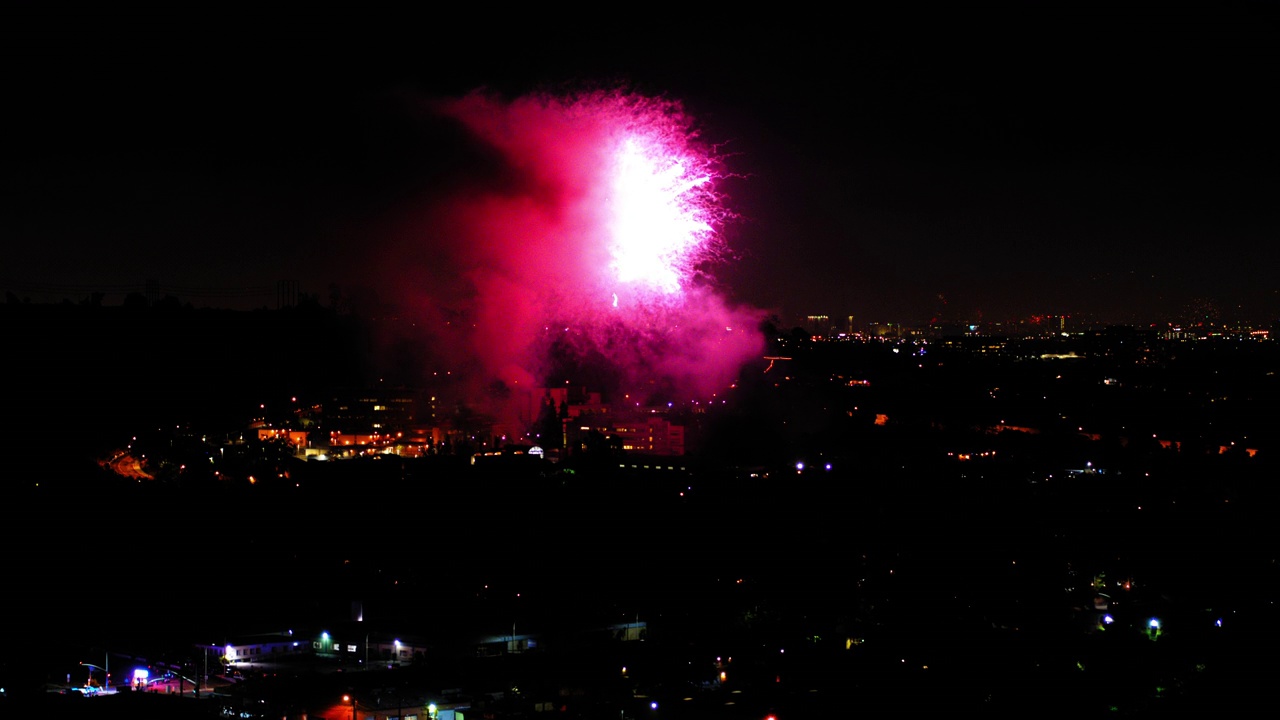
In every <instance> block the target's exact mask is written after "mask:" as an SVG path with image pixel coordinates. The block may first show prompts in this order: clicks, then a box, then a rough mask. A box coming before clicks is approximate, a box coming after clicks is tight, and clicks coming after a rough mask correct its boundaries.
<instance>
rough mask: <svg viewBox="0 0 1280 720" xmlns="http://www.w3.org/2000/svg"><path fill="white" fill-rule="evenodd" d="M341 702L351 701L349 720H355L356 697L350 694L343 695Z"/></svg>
mask: <svg viewBox="0 0 1280 720" xmlns="http://www.w3.org/2000/svg"><path fill="white" fill-rule="evenodd" d="M342 702H344V703H351V720H356V699H355V697H354V696H352V695H343V696H342Z"/></svg>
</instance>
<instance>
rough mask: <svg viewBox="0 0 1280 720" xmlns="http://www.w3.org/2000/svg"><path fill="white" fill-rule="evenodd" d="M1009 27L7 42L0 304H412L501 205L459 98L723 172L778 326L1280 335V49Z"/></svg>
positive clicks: (1218, 29)
mask: <svg viewBox="0 0 1280 720" xmlns="http://www.w3.org/2000/svg"><path fill="white" fill-rule="evenodd" d="M1246 7H1248V6H1246ZM991 20H994V18H976V17H975V18H957V19H955V22H952V21H950V20H947V19H938V20H937V21H936V22H930V23H927V24H922V23H920V22H911V23H907V22H881V21H879V20H876V21H870V20H868V21H866V22H859V21H858V18H856V17H855V18H852V19H849V20H847V21H840V22H837V21H836V20H835V19H834V18H823V17H818V16H810V17H805V18H785V17H784V18H771V17H759V18H752V19H749V20H748V21H746V22H738V23H736V25H737V26H736V27H735V26H734V23H724V24H718V25H709V24H693V25H691V26H687V27H681V26H679V25H675V24H673V25H671V26H670V27H668V26H666V25H665V24H662V23H653V24H650V25H647V26H645V27H643V28H642V27H639V26H637V27H636V28H633V31H631V32H623V33H620V34H618V35H610V34H608V33H603V32H591V31H589V30H588V29H584V28H578V27H576V26H574V25H573V24H572V23H570V22H568V21H565V22H564V23H561V22H560V21H559V19H557V18H542V25H546V26H555V27H556V28H557V29H556V30H555V31H554V32H551V33H546V32H541V31H538V27H541V26H534V25H530V26H529V30H530V32H529V33H528V34H527V35H526V36H525V37H523V38H522V39H519V40H515V41H512V40H510V39H507V38H510V37H513V35H512V33H513V32H514V31H515V30H516V29H517V25H518V24H516V23H513V24H509V25H507V26H505V31H506V34H504V35H502V36H501V37H499V36H494V35H490V34H488V33H486V32H485V31H484V30H485V28H484V27H483V26H481V25H476V24H474V23H468V24H466V25H465V26H463V27H458V28H452V29H451V28H450V27H449V26H447V25H446V24H445V21H444V20H442V19H439V18H437V19H435V20H434V21H432V22H425V23H423V24H419V25H416V26H414V27H404V26H399V27H395V29H394V31H393V32H390V33H387V32H379V31H378V30H377V29H376V28H371V27H368V26H362V27H361V29H360V30H359V31H357V30H355V29H352V30H349V31H339V29H338V28H339V26H338V25H337V24H334V25H333V26H331V27H326V28H324V29H309V28H308V26H306V25H305V24H301V25H299V26H298V27H297V28H293V29H290V30H287V31H286V30H281V31H275V32H266V31H264V32H258V33H243V32H235V31H231V30H228V31H227V32H209V31H208V30H209V28H204V27H199V26H197V25H194V24H192V23H186V24H184V25H182V26H181V28H179V29H154V28H153V29H147V27H146V26H136V27H132V26H131V28H130V29H129V30H128V31H120V32H103V31H97V30H95V29H93V28H92V27H88V26H87V25H88V24H86V25H85V26H81V27H77V28H76V29H73V30H67V31H63V32H52V31H50V30H48V29H44V30H39V31H36V30H29V29H28V30H23V31H18V30H10V31H6V35H5V37H4V43H3V49H0V57H2V58H3V68H2V69H0V80H2V82H3V88H4V90H3V92H4V94H5V96H6V101H5V107H6V112H5V116H6V123H5V125H7V127H8V129H7V130H5V131H4V138H5V140H4V143H3V161H2V162H0V185H2V187H3V197H4V200H3V203H2V205H0V237H3V238H4V248H5V251H4V256H5V261H4V263H3V265H2V266H0V289H3V290H5V291H7V292H10V293H12V294H13V295H14V296H17V297H19V298H24V297H26V298H30V299H31V300H32V301H33V302H47V301H59V300H61V299H63V298H70V299H72V300H73V301H78V300H80V299H83V298H85V297H87V296H89V295H90V294H91V293H92V292H94V291H100V292H104V293H106V296H105V298H104V303H106V304H119V303H120V302H122V301H123V298H124V295H125V294H126V293H127V292H130V291H137V290H140V289H141V288H142V286H143V283H144V282H145V281H146V280H148V279H150V280H154V281H156V282H157V283H158V284H159V286H160V287H161V288H162V289H163V290H164V291H165V292H169V293H171V294H173V295H175V296H177V297H178V298H179V299H180V300H183V301H184V302H186V301H190V302H192V303H193V304H195V305H197V306H200V305H210V306H219V307H244V308H247V307H262V306H267V307H274V306H275V284H276V282H277V281H279V280H293V281H297V283H298V286H299V288H300V290H301V291H302V292H303V293H307V294H310V295H315V296H317V297H318V298H319V299H320V301H321V302H322V303H327V302H328V298H329V296H330V288H331V285H336V286H338V287H339V288H340V289H341V291H342V292H344V293H347V294H358V293H366V294H367V293H369V292H373V293H376V294H377V295H378V297H380V298H381V299H382V300H384V301H386V302H402V301H403V299H404V298H406V297H408V296H410V295H412V294H413V293H411V292H405V286H406V285H412V284H413V283H414V282H415V279H414V277H413V275H412V273H411V272H409V271H407V270H406V268H412V267H420V266H421V265H422V264H423V263H425V264H428V265H429V264H430V262H431V260H430V257H431V255H432V253H433V252H434V248H433V246H432V243H436V242H447V240H442V239H440V238H439V237H438V234H435V233H433V232H432V229H431V228H423V227H420V226H418V225H416V223H420V222H421V216H420V213H419V212H418V209H419V208H420V207H421V206H422V205H424V204H425V203H426V202H427V200H428V199H429V198H432V197H438V196H439V195H440V194H441V193H443V192H444V191H445V190H447V189H456V188H457V187H459V186H465V185H467V184H476V185H484V184H486V183H492V182H496V181H497V180H495V179H500V178H501V176H502V172H501V169H500V168H495V167H494V164H495V162H497V161H496V160H495V159H494V158H493V156H492V154H491V153H488V152H486V150H485V148H483V147H480V146H478V145H477V144H476V143H475V142H473V141H472V140H471V139H470V138H469V137H468V136H467V134H466V133H465V132H464V131H463V130H462V129H461V128H460V127H459V126H457V125H456V124H455V123H453V122H451V121H449V120H446V119H443V118H441V117H440V116H438V115H437V114H436V113H434V112H433V111H432V110H431V108H432V106H433V102H434V101H435V100H438V99H441V98H444V99H448V98H457V97H460V96H462V95H463V94H465V93H467V92H468V91H471V90H474V89H476V88H480V87H486V88H489V89H491V90H493V91H495V92H498V93H501V94H503V95H505V96H507V97H518V96H520V95H522V94H525V93H528V92H531V91H534V90H544V91H545V90H550V91H552V92H555V91H557V90H559V89H574V88H582V87H596V86H605V87H610V86H617V85H623V86H625V87H628V88H630V89H633V90H634V91H636V92H640V93H644V94H649V95H665V96H667V97H670V98H672V99H676V100H679V101H681V102H682V103H683V104H684V106H685V108H686V110H687V111H688V112H689V113H690V114H691V115H692V116H693V117H694V118H695V121H696V124H697V127H698V129H699V131H700V139H701V140H702V141H703V142H706V143H708V144H710V145H714V146H715V147H716V148H717V149H718V151H719V152H720V154H721V156H722V158H723V160H724V168H725V170H726V171H728V172H729V173H730V177H726V178H724V179H722V180H721V181H720V183H719V185H718V188H719V190H720V191H721V192H722V193H723V194H724V195H725V202H726V204H727V206H728V207H729V209H731V210H732V211H734V212H735V213H737V214H738V216H739V217H738V219H737V220H736V221H734V222H732V223H731V224H729V225H728V226H726V227H724V228H723V230H722V232H723V238H724V239H725V241H726V242H727V244H728V247H729V248H730V250H731V251H732V257H730V258H729V259H728V261H727V262H725V263H723V264H721V265H719V266H717V267H715V268H714V269H713V274H714V276H715V278H716V280H717V281H718V282H719V283H720V285H721V286H722V291H723V292H724V293H726V294H727V295H728V296H730V297H732V298H733V299H734V300H736V301H738V302H741V303H743V304H745V305H748V306H751V307H755V308H760V309H763V310H765V311H768V312H775V313H777V314H778V315H779V316H780V317H781V318H783V319H784V322H791V321H794V319H795V318H797V317H798V316H803V315H806V314H828V315H831V316H833V317H841V318H843V317H844V316H846V315H853V316H854V317H855V321H856V322H859V323H862V322H870V321H881V322H907V323H914V322H920V323H923V322H928V321H930V320H935V321H939V322H957V321H974V320H978V319H985V320H991V321H997V320H1009V319H1016V318H1025V317H1027V316H1029V315H1032V314H1078V315H1082V316H1093V317H1096V318H1097V319H1100V320H1105V321H1111V322H1138V321H1146V320H1169V319H1181V320H1187V319H1194V318H1204V317H1210V318H1216V319H1218V320H1221V321H1233V320H1246V321H1252V322H1266V323H1269V322H1271V321H1274V320H1275V318H1276V317H1277V316H1278V315H1280V283H1278V282H1277V279H1276V270H1277V261H1276V258H1277V256H1278V255H1280V253H1277V251H1276V250H1275V242H1276V238H1277V231H1280V210H1278V206H1277V202H1276V198H1277V190H1278V189H1280V172H1278V171H1277V167H1280V166H1278V164H1277V160H1278V159H1280V152H1278V149H1280V148H1278V146H1277V140H1276V128H1277V127H1280V117H1278V116H1277V111H1276V110H1275V107H1276V104H1275V102H1274V94H1275V80H1274V73H1275V69H1276V68H1277V67H1280V57H1277V56H1278V55H1280V42H1277V40H1278V39H1280V38H1278V37H1277V33H1276V28H1275V26H1274V24H1273V23H1269V22H1266V21H1261V20H1259V18H1256V17H1249V16H1248V15H1238V16H1231V17H1228V16H1226V15H1225V14H1224V15H1222V16H1221V17H1207V18H1206V17H1192V16H1187V17H1183V18H1177V19H1168V20H1164V19H1160V18H1141V19H1139V20H1137V21H1133V22H1124V23H1116V22H1110V23H1109V24H1105V25H1104V24H1103V23H1100V22H1094V21H1091V20H1090V19H1089V18H1087V17H1079V18H1055V17H1050V14H1049V13H1048V12H1047V11H1043V12H1041V14H1040V15H1038V16H1034V17H1029V16H1027V15H1025V14H1022V15H1017V16H1013V17H1005V18H1001V20H1002V22H1000V23H993V22H990V21H991ZM218 29H221V26H219V27H218ZM463 30H465V31H463ZM410 259H412V260H413V262H408V260H410ZM424 282H426V280H424Z"/></svg>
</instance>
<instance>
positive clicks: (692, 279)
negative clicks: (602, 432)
mask: <svg viewBox="0 0 1280 720" xmlns="http://www.w3.org/2000/svg"><path fill="white" fill-rule="evenodd" d="M435 110H436V112H438V113H440V114H441V115H443V116H445V117H447V118H451V119H453V120H454V121H456V122H458V123H460V124H461V125H462V126H464V127H465V128H466V129H467V131H468V132H469V133H470V134H471V135H472V136H473V138H474V140H475V141H476V142H477V143H479V144H480V145H481V146H483V147H484V148H485V149H486V151H487V152H490V153H492V154H494V155H496V156H497V157H498V158H500V159H501V170H500V171H499V172H497V173H495V174H496V175H497V177H495V178H492V180H493V182H490V183H481V184H472V185H468V186H467V187H465V188H463V189H461V190H459V191H458V192H455V193H453V194H452V195H450V196H449V197H447V198H446V199H444V200H441V201H438V202H437V203H436V204H434V206H433V207H432V208H431V209H430V211H429V214H428V218H429V219H428V220H427V222H428V223H429V225H430V227H429V228H426V229H424V230H423V232H424V233H427V234H429V235H430V236H431V237H432V238H433V241H432V250H431V252H432V253H433V255H434V260H433V262H432V263H431V264H432V265H433V266H434V269H433V271H432V272H431V273H430V275H431V279H430V281H429V282H428V281H427V280H426V279H424V283H428V284H430V285H431V287H428V288H426V289H424V290H423V291H422V292H421V294H420V299H421V301H422V302H438V303H442V304H445V305H448V306H449V307H451V308H452V309H453V310H454V312H455V317H456V318H459V320H458V321H457V326H455V327H454V328H453V329H454V330H455V331H456V332H454V333H453V334H452V336H451V337H452V340H453V341H454V342H456V343H457V344H458V345H459V346H460V347H461V349H462V351H463V353H462V354H463V355H465V356H466V360H467V362H469V363H471V364H473V365H474V366H475V367H477V368H478V369H479V373H480V375H481V376H483V377H484V378H486V380H485V382H487V381H488V379H497V380H501V381H502V382H503V383H505V384H507V385H508V386H509V387H512V388H513V389H526V390H531V389H532V388H533V387H537V386H538V385H540V384H543V383H545V382H546V381H547V379H548V377H549V375H550V374H552V373H553V372H555V362H554V361H555V358H553V357H552V355H553V354H555V355H557V356H558V357H560V358H561V359H563V355H564V354H565V353H569V354H571V355H573V356H574V357H576V358H577V359H578V360H581V361H583V362H597V363H601V362H602V363H607V364H608V365H609V373H608V374H609V376H610V377H612V378H614V379H615V383H616V387H612V388H592V389H600V390H604V391H606V392H609V391H613V392H619V393H629V394H630V395H631V396H632V397H633V398H639V399H641V401H646V400H648V399H651V398H653V397H656V396H659V395H661V396H663V397H664V398H672V399H677V400H691V399H700V398H706V397H707V396H709V395H710V394H711V393H713V392H717V391H720V390H723V389H725V388H726V387H727V386H728V385H729V384H731V383H732V382H733V381H734V379H735V378H736V376H737V373H738V371H739V369H740V368H741V366H742V364H743V363H744V362H746V361H747V360H749V359H751V358H753V357H756V356H758V355H759V353H760V352H761V350H762V348H763V339H762V337H761V336H760V333H759V331H758V325H759V321H760V319H761V318H762V316H763V312H762V311H759V310H756V309H753V308H744V307H734V306H731V305H730V304H729V303H728V302H727V301H726V300H725V299H724V297H723V296H722V295H721V294H720V293H718V292H717V291H716V289H715V287H714V283H713V281H712V279H711V275H710V274H709V270H711V269H714V264H715V263H716V262H718V261H719V258H721V256H722V255H723V247H722V245H721V240H720V237H719V235H718V234H717V232H716V229H717V227H718V226H719V224H720V223H722V222H724V221H725V220H726V219H727V218H730V217H732V215H731V213H730V212H729V211H728V210H727V209H725V208H724V207H723V206H722V202H721V200H722V199H721V198H720V197H719V195H717V193H716V191H715V180H716V178H717V171H718V164H717V160H716V158H715V157H713V156H711V155H710V154H709V153H708V152H707V151H705V150H704V149H703V148H702V147H701V146H700V145H699V142H698V137H697V134H696V132H694V130H693V128H692V121H691V119H690V118H688V117H687V116H686V114H685V113H684V112H683V110H682V109H681V107H680V105H679V104H678V103H676V102H673V101H670V100H665V99H654V98H646V97H641V96H637V95H633V94H628V93H624V92H591V93H582V94H579V95H573V96H552V95H530V96H526V97H521V98H517V99H514V100H506V99H501V98H498V97H497V96H494V95H491V94H486V93H483V92H477V93H474V94H471V95H468V96H466V97H463V98H460V99H454V100H449V101H444V102H440V103H438V104H437V105H436V106H435ZM553 348H554V350H555V353H553V352H552V350H553Z"/></svg>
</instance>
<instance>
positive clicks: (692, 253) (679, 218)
mask: <svg viewBox="0 0 1280 720" xmlns="http://www.w3.org/2000/svg"><path fill="white" fill-rule="evenodd" d="M614 163H615V164H614V168H613V178H612V180H613V187H612V191H613V192H612V198H611V199H612V202H611V210H612V213H611V217H610V222H609V233H610V239H611V252H612V261H611V263H610V268H611V269H612V270H613V272H614V274H615V275H616V277H617V279H618V280H619V281H620V282H622V283H627V284H635V285H638V286H639V287H640V288H642V289H645V290H649V291H656V292H660V293H663V294H668V295H670V294H674V293H678V292H680V290H681V281H682V280H683V278H684V277H685V275H686V273H687V272H688V270H689V268H690V266H691V265H692V263H693V262H694V261H695V260H696V256H697V254H698V253H697V251H698V250H699V249H700V248H701V247H702V246H703V245H704V243H705V242H706V241H707V240H708V239H710V237H711V235H712V234H713V232H714V231H713V228H712V225H711V223H710V222H709V216H710V213H709V211H708V204H709V203H710V202H712V198H711V197H710V193H709V189H708V188H707V187H706V186H707V183H709V182H710V180H711V177H710V175H709V174H707V173H703V172H699V171H697V170H691V169H690V167H691V165H694V166H696V165H698V163H696V162H690V160H689V159H687V158H682V157H679V156H678V155H674V154H672V153H670V152H668V150H667V148H666V147H665V146H664V144H663V143H662V142H661V141H659V140H654V139H649V138H646V137H643V136H631V137H628V138H626V139H625V140H624V141H623V142H622V143H621V145H620V147H619V149H618V152H617V154H616V156H615V157H614Z"/></svg>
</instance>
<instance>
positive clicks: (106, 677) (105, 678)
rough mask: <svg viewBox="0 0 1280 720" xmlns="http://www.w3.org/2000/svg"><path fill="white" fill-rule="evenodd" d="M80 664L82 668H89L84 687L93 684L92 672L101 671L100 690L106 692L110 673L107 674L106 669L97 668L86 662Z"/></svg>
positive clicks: (109, 683) (109, 681)
mask: <svg viewBox="0 0 1280 720" xmlns="http://www.w3.org/2000/svg"><path fill="white" fill-rule="evenodd" d="M80 664H81V665H82V666H84V667H87V668H89V680H88V682H86V683H85V685H91V684H93V671H94V670H101V671H102V689H103V690H106V689H107V687H108V686H110V685H111V673H110V672H108V671H107V669H106V668H104V667H101V666H98V665H94V664H93V663H87V662H82V663H80Z"/></svg>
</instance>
